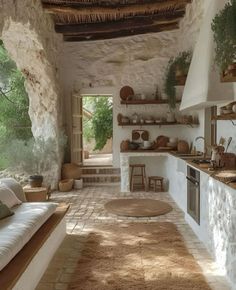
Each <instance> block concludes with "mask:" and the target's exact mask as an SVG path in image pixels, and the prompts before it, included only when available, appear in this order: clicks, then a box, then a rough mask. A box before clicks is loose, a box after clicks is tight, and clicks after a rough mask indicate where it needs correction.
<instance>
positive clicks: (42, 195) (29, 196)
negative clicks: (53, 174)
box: [23, 185, 48, 202]
mask: <svg viewBox="0 0 236 290" xmlns="http://www.w3.org/2000/svg"><path fill="white" fill-rule="evenodd" d="M23 190H24V193H25V197H26V200H27V201H29V202H40V201H46V200H47V198H48V188H47V187H31V186H30V185H26V186H24V187H23Z"/></svg>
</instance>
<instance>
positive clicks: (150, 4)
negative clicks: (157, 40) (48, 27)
mask: <svg viewBox="0 0 236 290" xmlns="http://www.w3.org/2000/svg"><path fill="white" fill-rule="evenodd" d="M190 2H191V0H42V4H43V8H44V9H45V11H46V12H47V13H50V14H52V15H53V19H54V22H55V30H56V32H58V33H62V34H63V37H64V40H65V41H89V40H90V41H91V40H101V39H112V38H117V37H126V36H131V35H138V34H146V33H156V32H161V31H168V30H174V29H178V27H179V22H180V20H181V18H182V17H183V16H184V14H185V9H186V5H187V4H188V3H190Z"/></svg>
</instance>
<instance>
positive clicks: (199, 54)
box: [180, 0, 234, 110]
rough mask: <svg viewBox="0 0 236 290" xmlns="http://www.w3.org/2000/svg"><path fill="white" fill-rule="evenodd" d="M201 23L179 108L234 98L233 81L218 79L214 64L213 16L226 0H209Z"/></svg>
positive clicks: (195, 107)
mask: <svg viewBox="0 0 236 290" xmlns="http://www.w3.org/2000/svg"><path fill="white" fill-rule="evenodd" d="M208 2H209V3H208V5H206V6H207V7H206V13H205V14H204V19H203V23H202V26H201V30H200V33H199V37H198V41H197V44H196V46H195V49H194V52H193V58H192V62H191V65H190V68H189V73H188V77H187V80H186V84H185V87H184V92H183V97H182V102H181V106H180V110H186V109H198V108H206V107H210V106H213V105H216V104H220V103H225V102H227V101H231V100H233V99H234V86H233V83H221V82H220V74H219V70H218V68H217V67H216V66H215V65H214V57H215V43H214V40H213V32H212V30H211V23H212V19H213V18H214V17H215V15H216V14H217V13H218V12H219V11H220V10H221V9H222V8H224V6H225V3H227V2H228V1H227V0H209V1H208Z"/></svg>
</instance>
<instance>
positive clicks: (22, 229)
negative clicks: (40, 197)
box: [0, 202, 57, 271]
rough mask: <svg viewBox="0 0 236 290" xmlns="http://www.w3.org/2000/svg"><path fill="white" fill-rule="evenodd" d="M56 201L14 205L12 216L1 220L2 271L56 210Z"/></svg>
mask: <svg viewBox="0 0 236 290" xmlns="http://www.w3.org/2000/svg"><path fill="white" fill-rule="evenodd" d="M56 207H57V204H56V203H51V202H32V203H31V202H28V203H22V204H21V205H18V206H16V207H14V208H13V209H12V210H13V211H14V213H15V214H14V215H13V216H12V217H11V218H7V219H3V220H0V237H1V238H0V271H1V269H3V268H4V267H5V266H6V265H7V264H8V263H9V262H10V261H11V260H12V258H14V256H15V255H16V254H17V253H18V252H19V251H20V250H21V249H22V248H23V247H24V245H25V244H26V243H27V242H28V241H29V240H30V239H31V237H32V236H33V235H34V234H35V233H36V232H37V230H38V229H39V228H40V227H41V226H42V225H43V224H44V223H45V222H46V220H47V219H48V218H49V217H50V216H51V215H52V214H53V213H54V212H55V210H56Z"/></svg>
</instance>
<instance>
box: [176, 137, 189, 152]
mask: <svg viewBox="0 0 236 290" xmlns="http://www.w3.org/2000/svg"><path fill="white" fill-rule="evenodd" d="M177 150H178V152H180V153H189V144H188V142H186V141H184V140H180V141H179V142H178V146H177Z"/></svg>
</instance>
